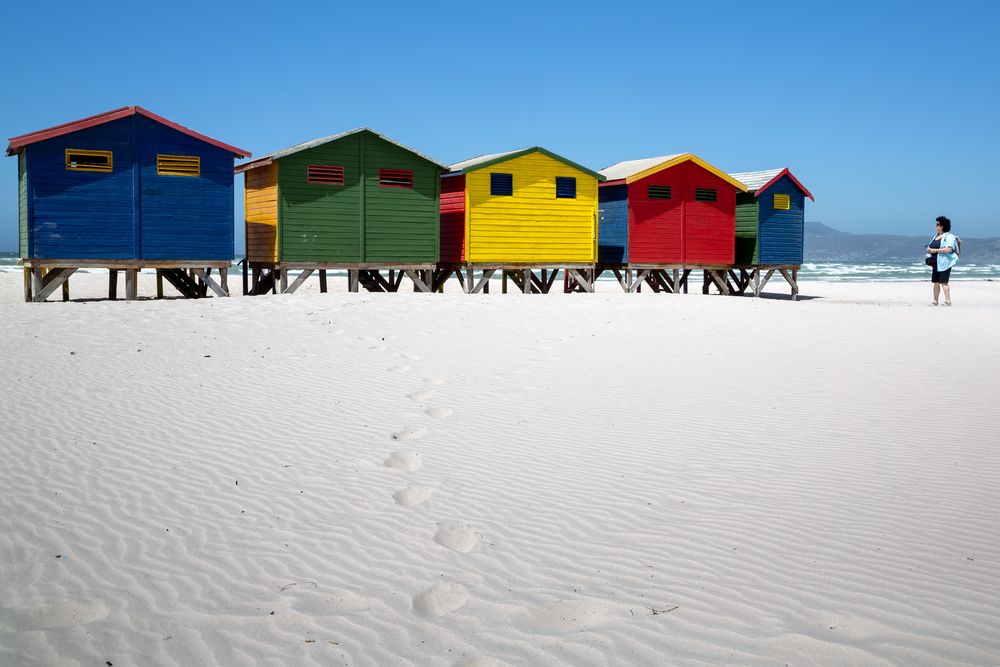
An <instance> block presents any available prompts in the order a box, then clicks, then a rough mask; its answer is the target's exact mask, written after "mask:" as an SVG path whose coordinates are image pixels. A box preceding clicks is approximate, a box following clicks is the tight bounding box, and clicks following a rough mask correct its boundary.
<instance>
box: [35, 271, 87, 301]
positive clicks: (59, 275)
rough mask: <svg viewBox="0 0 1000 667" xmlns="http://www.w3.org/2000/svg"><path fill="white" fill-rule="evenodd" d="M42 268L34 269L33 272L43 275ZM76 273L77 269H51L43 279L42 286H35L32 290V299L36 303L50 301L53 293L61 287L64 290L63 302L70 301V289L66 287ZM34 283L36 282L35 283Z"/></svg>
mask: <svg viewBox="0 0 1000 667" xmlns="http://www.w3.org/2000/svg"><path fill="white" fill-rule="evenodd" d="M41 270H42V269H41V268H40V267H39V268H35V269H32V271H33V272H34V271H38V272H39V273H41ZM74 273H76V268H73V267H57V268H54V269H49V271H48V273H46V274H45V276H44V277H43V278H42V279H41V283H40V284H37V285H36V284H33V285H32V288H31V293H32V295H33V296H32V299H33V300H34V301H45V300H46V299H48V298H49V297H50V296H51V295H52V293H53V292H55V291H56V290H57V289H59V288H60V287H62V288H63V301H69V288H68V287H67V286H66V285H67V283H66V281H67V280H69V277H70V276H71V275H73V274H74ZM33 282H34V281H33Z"/></svg>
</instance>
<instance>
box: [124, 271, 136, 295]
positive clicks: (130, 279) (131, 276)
mask: <svg viewBox="0 0 1000 667" xmlns="http://www.w3.org/2000/svg"><path fill="white" fill-rule="evenodd" d="M138 278H139V269H125V300H126V301H135V300H136V298H138V296H139V286H138V285H137V284H136V283H137V282H138Z"/></svg>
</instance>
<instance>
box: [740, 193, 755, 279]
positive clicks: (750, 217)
mask: <svg viewBox="0 0 1000 667" xmlns="http://www.w3.org/2000/svg"><path fill="white" fill-rule="evenodd" d="M735 262H736V265H737V266H752V265H754V264H756V263H757V197H756V196H755V195H752V194H750V193H745V192H740V193H737V195H736V260H735Z"/></svg>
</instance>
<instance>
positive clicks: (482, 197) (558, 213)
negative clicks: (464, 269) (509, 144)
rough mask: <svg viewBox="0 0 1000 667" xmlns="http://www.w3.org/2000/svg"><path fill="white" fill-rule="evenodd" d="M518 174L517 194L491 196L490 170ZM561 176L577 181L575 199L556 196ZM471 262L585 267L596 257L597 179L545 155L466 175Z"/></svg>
mask: <svg viewBox="0 0 1000 667" xmlns="http://www.w3.org/2000/svg"><path fill="white" fill-rule="evenodd" d="M494 171H495V172H503V173H508V174H513V176H514V194H513V196H510V197H508V196H495V197H494V196H492V195H491V194H490V172H494ZM556 176H572V177H575V178H576V179H577V184H576V199H563V198H560V199H557V198H556ZM466 192H467V201H468V206H469V222H468V229H467V235H466V237H467V261H470V262H481V263H482V262H486V263H490V262H498V263H500V262H505V263H522V262H523V263H545V262H552V263H566V264H573V263H581V264H591V263H594V262H595V260H596V259H597V179H596V178H594V177H593V176H591V175H589V174H587V173H585V172H582V171H579V170H577V169H574V168H573V167H570V166H569V165H566V164H564V163H562V162H559V161H558V160H554V159H552V158H550V157H548V156H547V155H544V154H542V153H530V154H528V155H523V156H521V157H517V158H514V159H512V160H507V161H505V162H502V163H499V164H496V165H493V166H491V167H486V168H483V169H478V170H476V171H473V172H471V173H469V174H467V175H466Z"/></svg>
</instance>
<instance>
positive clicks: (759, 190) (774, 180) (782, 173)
mask: <svg viewBox="0 0 1000 667" xmlns="http://www.w3.org/2000/svg"><path fill="white" fill-rule="evenodd" d="M782 176H787V177H788V178H790V179H792V183H795V185H796V186H798V188H799V190H802V192H804V193H805V195H806V196H807V197H809V199H812V200H813V201H816V198H815V197H813V196H812V193H811V192H809V190H807V189H806V186H804V185H802V183H800V182H799V179H797V178H795V176H794V175H792V172H790V171H788V167H785V168H784V169H782V170H781V171H780V172H778V175H777V176H775V177H774V178H772V179H771V180H769V181H768V182H767V183H765V184H764V185H762V186H761V187H759V188H757V192H756V193H754V196H756V197H759V196H760V193H762V192H763V191H764V190H767V189H768V188H769V187H771V186H772V185H774V184H775V183H777V182H778V181H779V180H780V179H781V177H782Z"/></svg>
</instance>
